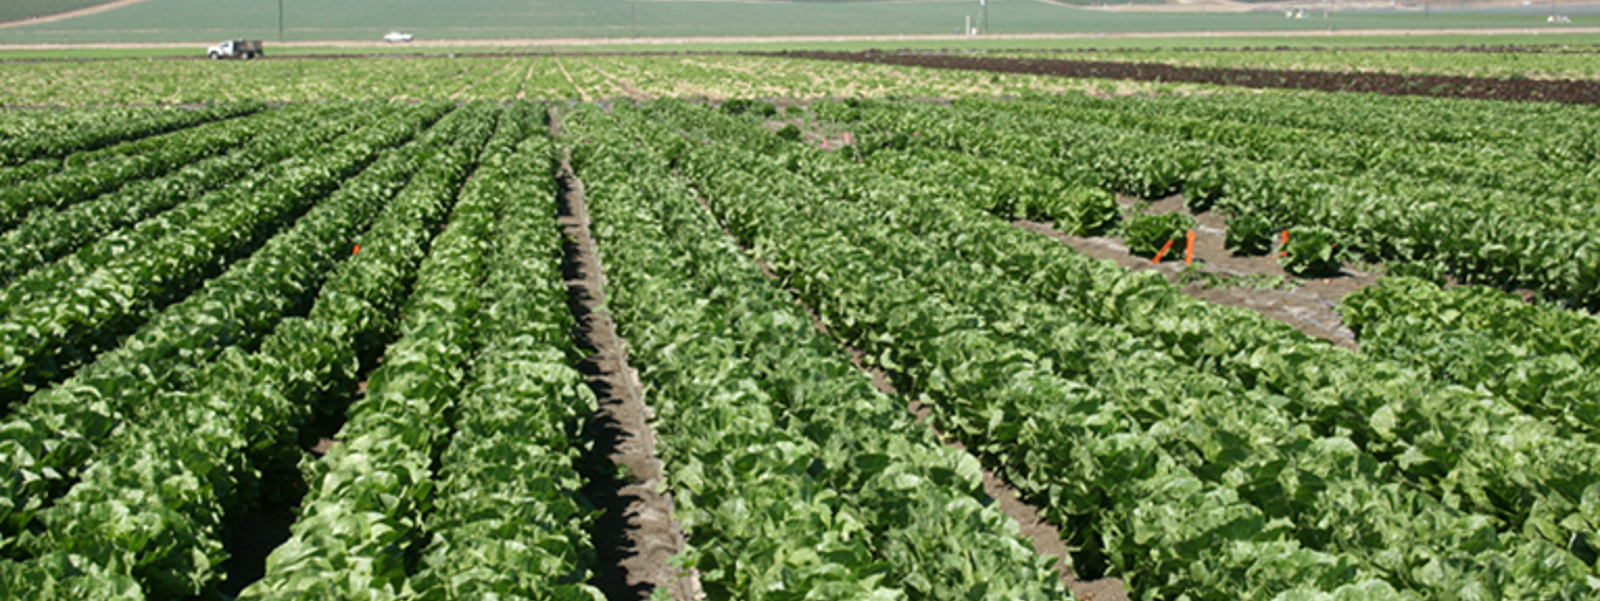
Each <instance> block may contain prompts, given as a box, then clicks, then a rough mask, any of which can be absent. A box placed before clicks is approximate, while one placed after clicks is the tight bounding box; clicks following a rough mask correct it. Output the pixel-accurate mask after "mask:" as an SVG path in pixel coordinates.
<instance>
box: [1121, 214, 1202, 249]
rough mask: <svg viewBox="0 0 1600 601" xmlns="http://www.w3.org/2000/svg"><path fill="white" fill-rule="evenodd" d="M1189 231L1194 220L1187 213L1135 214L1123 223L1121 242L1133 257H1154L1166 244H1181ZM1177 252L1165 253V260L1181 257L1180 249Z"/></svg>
mask: <svg viewBox="0 0 1600 601" xmlns="http://www.w3.org/2000/svg"><path fill="white" fill-rule="evenodd" d="M1191 229H1194V218H1193V217H1190V216H1189V215H1188V214H1187V213H1163V214H1160V215H1149V214H1145V213H1136V214H1134V216H1133V217H1131V218H1129V219H1128V220H1127V221H1125V222H1123V224H1122V241H1123V244H1126V245H1128V252H1130V253H1133V254H1134V255H1135V256H1139V257H1154V256H1156V253H1158V252H1161V247H1163V246H1166V244H1167V242H1172V243H1173V246H1178V245H1180V244H1183V242H1184V238H1186V237H1187V234H1188V231H1189V230H1191ZM1178 250H1179V252H1173V251H1171V250H1169V251H1167V257H1166V258H1169V259H1170V258H1175V257H1178V256H1182V249H1181V248H1180V249H1178Z"/></svg>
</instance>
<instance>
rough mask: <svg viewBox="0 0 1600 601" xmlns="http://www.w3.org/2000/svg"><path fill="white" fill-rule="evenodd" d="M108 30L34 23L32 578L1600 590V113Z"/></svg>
mask: <svg viewBox="0 0 1600 601" xmlns="http://www.w3.org/2000/svg"><path fill="white" fill-rule="evenodd" d="M111 64H112V65H113V66H112V67H109V68H110V69H114V70H123V73H124V74H134V75H136V76H134V77H128V78H121V77H117V78H105V79H98V80H97V79H94V78H75V77H71V76H69V75H67V74H65V71H71V70H73V69H82V70H85V71H86V72H87V71H89V70H92V69H94V68H96V67H94V66H93V65H91V64H84V65H77V66H63V67H61V69H62V70H63V71H62V72H51V71H49V70H47V69H44V68H41V67H37V66H34V65H26V64H7V65H0V70H8V69H9V70H10V73H12V74H14V75H17V76H18V77H17V78H15V79H8V80H7V84H6V85H7V87H6V89H5V93H6V94H11V95H14V96H13V97H12V100H8V101H7V104H12V105H17V104H25V105H34V104H37V105H49V106H48V107H41V108H11V109H6V110H4V111H0V206H3V207H4V210H3V211H0V462H3V464H4V466H3V470H4V479H3V483H4V489H5V490H4V492H3V494H0V596H3V597H6V598H21V599H41V600H45V599H60V600H72V601H86V600H98V599H130V600H132V599H154V600H167V599H240V600H245V599H248V600H269V599H272V600H277V599H282V600H290V599H364V600H387V599H417V600H447V599H560V600H569V601H576V600H596V599H678V600H684V601H688V600H693V599H743V600H770V601H788V600H795V601H798V600H802V599H862V600H892V599H901V600H908V601H909V600H952V601H954V600H978V599H981V600H996V601H998V600H1010V599H1099V600H1100V601H1107V600H1110V599H1143V600H1180V599H1193V600H1200V599H1207V600H1212V599H1265V600H1279V601H1313V600H1317V601H1323V600H1326V601H1333V600H1357V599H1359V600H1369V599H1370V600H1375V599H1397V600H1419V601H1420V600H1428V599H1450V600H1521V599H1529V600H1533V599H1539V600H1547V599H1573V600H1577V599H1593V598H1597V597H1600V568H1597V559H1600V321H1597V320H1596V318H1595V317H1594V316H1593V313H1592V312H1594V311H1596V310H1600V237H1597V234H1600V212H1597V211H1596V209H1595V207H1596V206H1600V113H1597V110H1596V108H1595V107H1594V106H1590V105H1586V104H1582V103H1573V104H1565V103H1556V102H1504V101H1491V100H1471V99H1461V98H1436V97H1420V96H1415V95H1406V94H1405V93H1403V92H1401V93H1396V94H1392V95H1390V94H1350V93H1326V92H1307V91H1284V90H1241V89H1237V88H1227V87H1223V86H1217V85H1209V84H1184V85H1181V86H1173V85H1170V84H1129V86H1128V87H1112V88H1107V87H1105V86H1104V85H1103V84H1104V82H1100V83H1096V82H1085V81H1081V80H1062V79H1052V78H1050V77H1047V76H1043V75H1028V74H1020V75H1019V74H1007V75H1004V76H1001V75H998V74H995V75H991V74H989V73H982V74H975V73H973V72H970V71H951V70H926V71H924V70H918V69H917V68H914V67H894V66H885V65H861V66H851V65H849V64H847V63H843V62H837V61H831V62H822V61H819V62H815V63H809V62H805V61H800V60H797V59H788V58H779V57H772V56H720V57H695V56H657V57H608V56H590V57H565V58H560V59H557V58H552V57H492V58H473V59H464V60H460V61H456V60H452V59H429V60H417V61H399V60H396V61H373V62H372V65H373V66H370V67H358V66H357V65H358V64H359V61H345V60H344V59H337V60H334V59H330V60H327V61H317V62H316V64H317V65H319V66H318V67H317V68H318V69H321V71H320V73H321V75H319V76H318V77H310V78H308V77H287V76H285V79H286V80H288V81H291V82H292V83H290V84H285V87H282V88H272V87H270V85H269V82H270V81H271V80H273V79H274V78H275V77H277V75H270V73H277V74H278V75H283V74H284V73H287V71H285V70H294V69H301V68H304V65H301V64H297V63H294V62H289V61H283V62H272V61H263V62H261V63H260V64H257V65H248V67H249V68H250V69H255V70H244V69H241V70H239V71H236V72H235V77H236V78H235V79H233V80H230V81H224V82H207V81H205V80H203V79H198V78H197V79H184V78H181V77H166V76H165V75H162V76H156V75H152V74H157V73H169V72H172V71H176V70H189V69H202V68H211V65H208V64H206V63H193V64H189V63H178V62H172V63H160V62H153V61H152V62H123V63H111ZM263 65H264V66H263ZM757 72H763V73H765V74H766V77H757V76H755V75H754V74H755V73H757ZM139 73H144V74H145V76H143V77H140V76H137V74H139ZM263 73H268V74H269V75H262V74H263ZM8 77H10V76H9V75H8ZM191 84H192V86H194V87H189V88H184V86H187V85H191ZM162 86H165V87H174V86H176V89H174V90H167V89H165V88H162V89H157V88H158V87H162ZM95 89H99V90H100V92H102V93H104V94H105V95H102V96H93V95H92V94H93V93H94V92H93V90H95ZM829 89H848V92H847V93H842V94H829V93H828V92H827V90H829ZM197 90H198V91H197ZM896 90H898V92H899V93H897V94H896V93H894V91H896ZM886 91H889V92H888V93H886ZM1434 95H1439V94H1434ZM1446 95H1448V94H1446ZM19 99H20V100H19ZM97 99H98V100H97ZM108 99H109V100H108ZM173 102H183V103H185V104H183V105H179V106H173V105H168V104H165V103H173ZM62 105H70V106H66V107H63V106H62ZM80 105H81V106H80ZM1197 240H1198V242H1197ZM1189 263H1192V264H1189ZM1247 283H1248V284H1249V285H1248V286H1247V285H1246V284H1247ZM1219 289H1222V290H1221V291H1219ZM1273 299H1286V300H1283V301H1282V302H1289V303H1304V305H1305V306H1306V307H1309V308H1307V309H1305V310H1304V311H1299V310H1298V309H1295V308H1294V307H1290V309H1294V310H1289V311H1283V310H1279V311H1277V312H1274V311H1273V310H1269V309H1271V307H1266V306H1265V305H1267V304H1269V302H1278V301H1277V300H1273ZM1278 309H1282V307H1278ZM1297 311H1298V312H1297ZM1285 315H1288V316H1287V317H1285ZM1319 319H1320V320H1322V322H1319V323H1321V324H1322V326H1321V327H1311V326H1308V325H1306V324H1307V323H1308V322H1309V321H1316V320H1319ZM1296 320H1298V321H1296ZM1324 322H1325V323H1324Z"/></svg>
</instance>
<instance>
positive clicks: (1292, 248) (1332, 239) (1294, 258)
mask: <svg viewBox="0 0 1600 601" xmlns="http://www.w3.org/2000/svg"><path fill="white" fill-rule="evenodd" d="M1338 240H1339V236H1338V234H1335V233H1334V231H1333V230H1330V229H1327V228H1322V227H1296V228H1290V229H1289V242H1288V244H1285V245H1284V246H1283V248H1281V249H1280V251H1281V253H1282V254H1280V255H1279V257H1278V262H1279V263H1282V264H1283V269H1284V270H1285V271H1288V272H1289V273H1292V274H1294V275H1297V276H1300V277H1308V278H1315V277H1327V276H1331V275H1337V274H1338V273H1339V271H1340V269H1342V268H1343V266H1344V249H1343V248H1340V247H1339V242H1338Z"/></svg>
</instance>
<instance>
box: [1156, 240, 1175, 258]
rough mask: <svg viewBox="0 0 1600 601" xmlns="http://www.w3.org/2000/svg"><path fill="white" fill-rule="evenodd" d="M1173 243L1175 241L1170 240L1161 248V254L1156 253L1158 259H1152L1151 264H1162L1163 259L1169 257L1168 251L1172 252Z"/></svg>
mask: <svg viewBox="0 0 1600 601" xmlns="http://www.w3.org/2000/svg"><path fill="white" fill-rule="evenodd" d="M1173 242H1175V241H1174V240H1172V239H1168V240H1167V245H1166V246H1163V247H1161V252H1158V253H1156V258H1154V259H1150V262H1151V263H1160V262H1161V257H1165V256H1167V251H1169V250H1172V243H1173Z"/></svg>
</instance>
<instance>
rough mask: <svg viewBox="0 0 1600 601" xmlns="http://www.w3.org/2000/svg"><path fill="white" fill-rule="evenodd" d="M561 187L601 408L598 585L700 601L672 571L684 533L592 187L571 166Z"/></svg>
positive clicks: (573, 288)
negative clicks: (606, 261)
mask: <svg viewBox="0 0 1600 601" xmlns="http://www.w3.org/2000/svg"><path fill="white" fill-rule="evenodd" d="M557 178H558V179H559V181H560V184H561V198H560V205H561V206H560V223H561V229H562V233H563V234H564V238H565V240H566V243H565V246H564V248H563V253H564V259H563V261H562V269H563V271H564V275H565V278H566V284H567V291H568V307H569V308H570V309H571V310H572V314H573V317H575V318H576V320H577V323H578V325H577V331H575V332H574V333H573V334H574V336H573V337H574V339H575V340H576V341H577V342H578V344H579V345H580V346H581V347H582V348H584V349H586V350H588V351H591V352H593V354H592V355H590V356H589V357H588V358H586V359H584V360H583V362H582V363H580V364H579V365H578V369H579V370H580V371H582V372H583V373H584V374H586V375H587V376H588V377H589V387H590V388H591V389H592V390H593V391H594V393H595V396H596V397H597V398H598V399H599V401H600V408H599V410H598V411H596V412H595V415H594V417H593V419H592V420H591V423H590V431H589V437H590V440H591V441H593V442H594V448H593V449H592V450H591V451H590V454H589V457H588V460H587V461H586V462H585V465H584V467H583V472H584V476H585V477H586V478H587V479H588V481H589V484H588V485H587V486H585V487H584V489H583V494H584V495H585V496H586V497H587V498H588V499H589V501H590V502H592V503H594V505H595V506H596V507H597V508H599V509H601V510H603V511H604V513H603V514H602V515H601V516H600V518H599V519H598V520H597V522H596V524H595V528H594V533H593V535H594V536H593V539H594V540H593V542H594V546H595V551H596V554H597V555H598V559H599V561H598V567H597V569H596V574H595V577H594V578H593V580H592V581H591V582H592V583H593V584H594V585H595V586H597V587H599V588H600V590H601V591H602V592H604V593H605V595H606V598H608V599H611V600H612V601H617V600H620V599H630V600H632V599H638V600H643V599H649V598H650V594H651V592H652V591H654V590H655V589H656V588H657V587H668V590H669V592H670V593H671V595H672V598H673V599H678V600H682V601H687V600H691V599H695V598H697V596H699V595H700V591H699V583H698V581H697V580H696V578H695V576H694V574H693V573H692V572H691V573H689V574H688V575H687V577H680V575H681V574H680V572H681V571H680V570H679V569H678V568H675V567H672V566H670V565H668V564H667V559H668V558H670V557H672V556H673V555H676V554H678V553H680V552H682V551H683V548H684V540H683V533H682V530H681V529H680V528H679V526H678V524H677V522H676V521H674V520H673V519H672V497H671V496H670V495H667V494H662V493H659V492H657V486H658V485H659V484H660V483H661V461H660V460H659V459H657V458H656V456H655V436H654V434H653V433H652V432H651V430H650V425H649V420H650V418H651V416H652V412H651V411H650V408H649V407H647V406H646V405H645V404H644V401H643V398H642V396H641V394H640V386H639V382H638V375H637V372H636V371H634V370H633V369H632V368H631V367H629V366H628V357H627V348H626V346H627V345H626V341H624V340H622V339H621V338H619V337H618V336H617V330H616V323H615V322H613V321H612V319H611V315H610V314H609V313H606V312H605V310H604V302H605V274H604V273H603V272H602V271H601V267H600V262H599V259H598V258H597V257H596V255H595V253H594V239H593V238H592V237H590V235H589V210H588V205H587V204H586V203H585V202H584V197H583V183H582V182H580V181H578V179H577V177H576V176H574V175H573V173H572V168H571V166H570V165H568V164H567V163H566V161H565V160H563V161H562V164H561V169H560V171H559V172H558V174H557ZM617 467H622V468H624V469H626V470H627V476H626V477H625V478H622V479H619V478H617V477H616V475H617V469H616V468H617Z"/></svg>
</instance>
